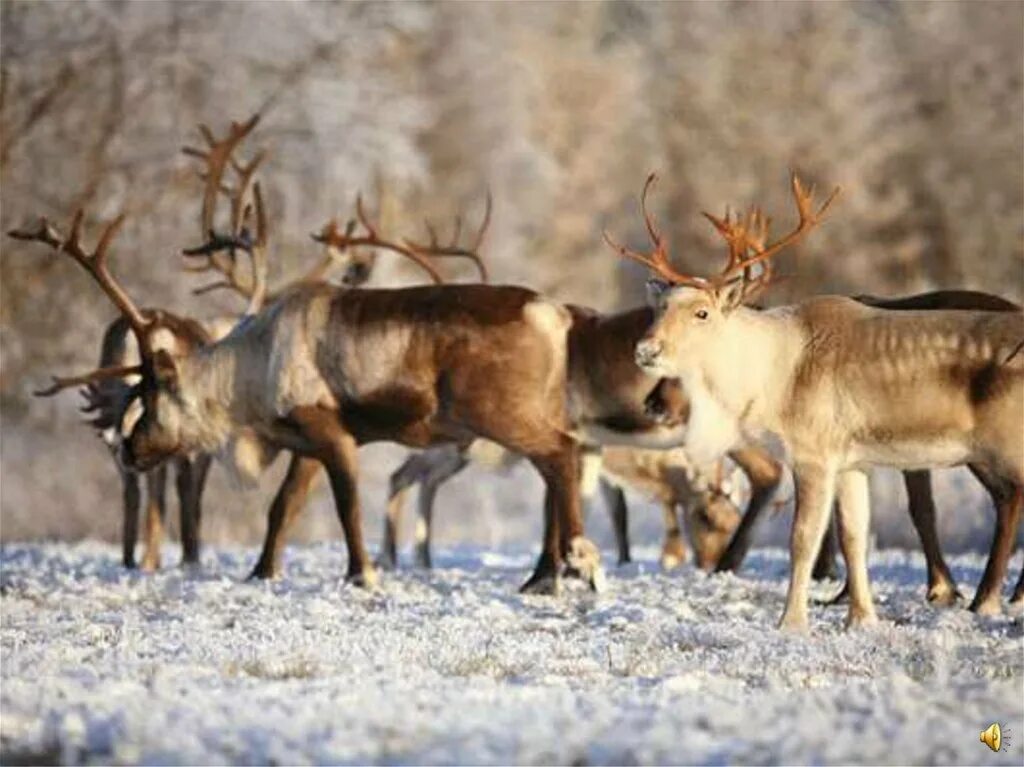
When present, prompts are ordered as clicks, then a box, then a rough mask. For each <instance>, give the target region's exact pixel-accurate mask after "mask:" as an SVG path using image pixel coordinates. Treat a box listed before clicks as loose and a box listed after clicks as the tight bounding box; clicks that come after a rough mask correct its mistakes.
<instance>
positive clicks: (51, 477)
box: [0, 0, 1024, 548]
mask: <svg viewBox="0 0 1024 767" xmlns="http://www.w3.org/2000/svg"><path fill="white" fill-rule="evenodd" d="M0 24H2V31H0V34H2V38H0V45H2V54H0V130H2V136H0V173H2V184H0V224H2V228H3V230H4V231H6V230H7V229H10V228H11V227H13V226H16V225H20V224H24V223H26V222H28V221H29V220H31V219H32V218H33V217H35V216H38V215H48V216H51V217H53V218H54V219H55V220H58V221H64V220H66V217H67V216H68V215H69V213H70V211H71V210H72V209H73V208H74V207H75V206H77V205H85V206H86V208H87V210H88V211H89V213H90V219H89V220H90V221H92V222H95V221H96V220H99V219H105V218H109V217H111V216H113V215H115V214H116V213H117V212H118V211H120V210H122V209H124V210H127V211H128V213H129V214H130V216H131V217H130V220H129V222H128V224H127V225H126V227H125V229H124V231H123V233H122V235H121V237H120V238H119V240H118V241H117V245H116V248H115V250H116V253H115V254H114V256H113V262H114V268H115V269H116V271H117V273H118V274H119V275H120V276H121V277H122V278H123V281H124V282H125V283H126V284H127V286H128V287H129V289H130V290H131V291H132V293H133V295H135V296H136V297H137V298H138V300H139V302H140V303H143V304H145V305H160V306H165V307H167V308H170V309H173V310H175V311H178V312H183V313H191V314H195V315H198V316H208V315H215V314H222V313H225V312H228V311H237V310H238V309H240V308H241V305H240V303H239V302H237V301H233V300H232V299H231V297H229V296H226V295H220V296H216V295H214V296H203V297H195V296H193V295H191V289H192V288H194V287H195V286H196V282H195V280H194V279H193V278H191V277H190V276H188V275H184V274H182V272H181V271H180V266H181V261H180V258H179V257H178V256H177V255H176V254H177V252H178V251H179V250H180V249H181V247H183V246H186V245H191V244H195V241H196V238H197V235H198V228H197V223H196V221H197V212H198V198H197V191H198V187H199V184H198V182H197V181H196V179H195V175H194V172H193V165H192V163H191V162H190V161H189V159H188V158H187V157H185V156H183V155H182V154H181V152H180V147H181V146H182V145H183V144H186V143H196V142H197V141H198V135H197V132H196V125H197V123H199V122H201V121H205V122H207V123H210V124H211V125H212V126H213V127H214V129H215V131H221V130H223V129H224V127H225V126H226V124H227V122H228V121H229V120H231V119H235V120H240V119H243V118H244V117H247V116H248V115H249V114H251V113H253V112H255V111H260V112H261V113H262V115H263V120H262V122H261V124H260V127H259V128H258V129H257V132H256V134H255V135H254V138H253V140H252V142H251V145H254V146H255V145H262V146H266V147H268V148H269V149H270V150H271V153H272V154H271V157H270V159H269V160H268V162H267V163H266V165H265V166H264V170H263V171H262V174H261V175H262V178H263V183H264V187H265V189H266V193H267V195H268V202H269V210H270V215H271V224H272V245H273V248H272V266H271V270H272V271H271V275H272V281H274V282H277V281H281V280H284V279H287V278H288V277H289V276H290V275H295V274H298V273H299V272H301V271H302V270H303V269H305V268H306V267H308V266H309V264H310V263H311V262H312V261H313V260H315V259H316V258H317V257H318V256H319V253H318V252H317V248H316V247H315V244H314V243H312V242H311V241H310V239H309V236H308V233H309V232H310V231H313V230H314V229H317V228H319V227H320V226H321V225H322V224H323V222H324V221H325V220H326V219H328V218H330V217H332V216H338V217H342V218H344V217H347V216H348V215H350V212H351V210H352V206H353V203H354V198H355V195H356V193H357V192H358V191H360V190H362V191H364V193H365V194H366V195H367V196H368V198H369V199H370V200H371V201H373V202H374V204H375V205H377V206H378V207H379V209H380V211H381V215H382V216H383V218H384V220H385V223H386V227H387V228H388V230H389V231H394V232H401V233H406V234H420V233H421V232H422V229H421V228H420V227H421V226H422V221H423V219H424V218H431V219H435V220H438V221H441V220H444V219H450V218H451V216H452V215H454V214H456V213H460V212H461V213H463V214H464V215H465V216H466V217H467V218H468V219H472V220H476V217H477V216H479V215H480V211H481V209H482V204H483V198H484V195H485V190H486V189H487V188H490V189H491V190H492V192H493V196H494V203H495V207H494V218H493V222H492V225H491V229H490V232H489V235H488V239H487V241H486V244H485V248H484V255H485V256H486V258H487V260H488V263H489V265H490V268H491V273H492V275H493V278H494V280H495V281H498V282H509V283H523V284H526V285H529V286H531V287H533V288H536V289H538V290H541V291H543V292H545V293H547V294H549V295H551V296H552V297H555V298H558V299H562V300H566V301H574V302H580V303H585V304H587V305H590V306H593V307H595V308H598V309H603V310H613V309H617V308H625V307H628V306H632V305H636V304H637V303H639V302H640V301H642V294H643V290H642V286H643V279H644V276H645V275H644V273H643V270H642V269H641V268H639V267H637V266H636V265H633V264H628V263H623V262H621V261H619V260H618V259H616V258H615V257H614V256H613V254H612V253H611V252H610V251H609V250H608V249H607V247H606V246H605V245H604V244H603V243H602V242H601V238H600V233H601V230H602V229H603V228H608V229H609V230H611V231H613V232H616V233H618V234H619V236H621V237H622V238H623V239H626V240H627V241H629V242H631V243H632V244H634V245H637V246H639V245H642V244H644V242H645V239H644V238H645V234H644V232H643V228H642V221H641V219H640V218H639V216H638V214H637V197H638V194H639V191H640V188H641V186H642V184H643V181H644V178H645V176H646V174H647V173H648V172H649V171H650V170H658V171H659V172H660V174H661V177H662V179H661V183H660V185H659V187H658V190H657V193H656V194H655V195H654V197H653V198H652V207H653V209H654V210H655V212H656V213H657V214H658V216H659V220H660V222H661V225H662V227H663V229H664V230H665V232H666V233H667V234H668V235H669V237H670V241H671V243H672V247H673V253H674V256H675V258H676V261H677V264H679V265H681V266H684V267H689V268H690V269H692V270H694V271H696V272H698V273H699V272H702V271H705V270H707V269H708V268H709V266H710V265H711V264H712V263H714V260H715V259H717V258H719V254H720V252H721V248H720V245H719V244H718V242H716V241H715V239H714V237H713V233H712V230H711V229H710V227H708V225H707V223H706V222H705V221H704V220H703V219H702V218H701V217H700V216H699V211H700V210H702V209H707V210H712V211H721V210H722V209H723V208H724V206H725V205H726V204H727V203H732V204H734V205H747V204H749V203H751V202H758V203H761V204H762V205H763V206H764V207H765V208H766V209H767V210H768V211H769V212H770V213H771V214H773V215H774V217H775V220H776V221H777V222H778V224H777V226H779V227H783V226H785V225H786V224H787V223H788V222H789V221H790V220H791V216H792V215H793V211H792V207H791V202H790V199H789V197H788V188H787V176H788V172H789V169H790V168H794V169H797V170H799V171H800V172H801V174H803V175H804V176H805V177H806V178H808V179H810V180H812V181H815V182H817V183H818V185H819V187H820V188H821V187H828V186H831V185H833V184H841V185H842V186H843V188H844V194H843V196H842V198H841V199H840V201H839V202H838V203H837V204H836V206H835V208H834V213H833V214H832V216H831V218H830V220H829V221H828V223H827V224H826V225H825V226H823V227H822V228H821V229H820V230H819V231H817V232H815V233H814V235H813V236H812V237H810V238H809V240H808V241H807V242H806V244H804V245H803V246H802V247H800V248H797V249H795V250H794V251H793V252H791V253H789V254H787V255H786V256H785V257H783V258H782V259H781V263H780V265H779V266H780V270H781V271H782V272H783V273H786V274H788V275H790V277H789V279H787V280H785V281H784V282H782V283H781V284H780V285H779V286H778V287H777V288H775V289H773V290H772V291H770V292H769V293H768V295H767V296H766V299H767V300H768V301H769V302H785V301H787V300H792V299H795V298H797V297H801V296H805V295H807V294H809V293H812V292H824V291H836V292H853V293H861V292H870V293H876V294H897V293H909V292H915V291H922V290H927V289H933V288H938V287H970V288H975V289H981V290H987V291H992V292H996V293H999V294H1001V295H1003V296H1005V297H1007V298H1010V299H1013V300H1016V301H1020V300H1021V299H1022V298H1024V132H1022V127H1024V83H1022V74H1024V51H1022V45H1024V43H1022V41H1024V4H1021V3H1019V2H1012V1H1010V2H977V3H975V2H917V3H894V2H840V3H812V2H802V3H788V2H761V3H744V2H701V3H641V2H629V1H626V0H621V1H617V2H605V3H598V2H595V3H528V2H517V3H503V4H490V3H431V4H428V3H254V2H253V3H241V2H239V3H201V2H175V3H170V2H146V3H141V2H139V3H121V2H74V3H70V2H46V3H43V2H16V1H11V0H5V2H4V3H3V4H2V5H0ZM0 247H2V258H0V355H2V367H0V409H2V443H0V462H2V478H0V479H2V481H0V535H2V538H3V539H4V540H12V539H18V538H25V537H42V536H45V537H57V538H79V537H82V536H96V537H101V538H108V539H112V538H114V537H116V534H117V530H118V525H119V516H120V511H119V503H120V501H119V497H120V490H119V483H118V480H117V476H116V473H115V471H114V467H113V465H112V463H111V461H110V459H109V458H108V456H107V455H106V451H105V450H104V449H103V447H102V445H101V444H100V443H99V441H98V440H97V438H96V437H95V435H94V434H93V433H92V431H91V430H90V429H87V428H85V427H83V426H81V425H80V424H79V421H80V416H79V414H78V413H77V410H76V406H77V404H78V402H77V398H76V397H75V396H73V395H72V394H67V395H65V396H62V397H59V398H55V399H53V400H37V399H34V398H33V397H32V396H31V390H32V389H33V388H37V387H38V386H39V384H40V383H42V382H44V381H46V380H47V379H48V376H49V375H50V374H51V373H61V372H72V371H80V370H83V369H86V368H88V367H90V366H92V365H93V364H94V363H95V361H96V359H97V357H98V354H99V342H100V337H101V334H102V331H103V328H104V327H105V325H106V323H108V322H109V321H110V320H111V319H112V318H113V316H114V313H113V310H112V308H111V307H110V306H109V304H108V302H107V301H106V299H105V298H104V297H103V296H102V294H101V293H100V292H99V291H98V290H97V289H96V287H95V286H94V285H93V284H92V283H91V282H90V280H89V279H88V278H87V277H86V276H85V275H84V274H83V273H81V270H79V269H76V268H74V267H73V266H72V265H70V264H68V263H66V259H63V258H61V257H58V256H54V255H51V254H48V253H44V252H42V249H41V248H39V247H32V246H26V245H23V244H19V243H15V242H13V241H10V240H7V239H6V238H5V239H4V240H3V242H2V246H0ZM446 268H447V269H448V273H449V274H451V275H452V276H453V278H463V279H472V275H473V272H472V270H471V269H470V268H468V267H459V266H458V265H456V264H451V265H446ZM418 280H420V275H419V274H418V273H417V272H416V271H415V270H414V269H413V268H412V267H410V266H409V265H407V264H405V263H399V262H397V261H395V260H394V259H392V258H389V257H386V256H385V257H382V258H381V259H380V260H379V269H378V271H377V273H376V275H375V278H374V281H373V284H375V285H393V284H402V283H404V282H410V281H418ZM401 455H402V451H401V450H400V449H398V448H394V447H390V446H373V447H369V448H366V449H364V450H363V461H364V465H363V479H364V481H363V483H362V493H363V498H364V500H365V503H366V505H367V508H368V510H369V512H370V513H369V514H368V519H369V520H370V524H371V525H372V527H371V529H370V530H369V531H368V533H369V535H370V536H374V535H375V531H376V525H377V519H378V512H379V510H380V509H381V508H382V505H383V494H384V492H385V488H386V483H385V481H384V479H385V478H386V476H387V473H388V471H389V470H390V469H391V468H393V467H394V466H395V465H396V464H397V461H398V460H399V459H400V457H401ZM275 468H276V471H274V472H271V474H270V475H269V476H268V477H265V478H264V481H263V482H262V483H261V489H260V490H256V491H246V492H244V493H239V492H237V491H236V490H235V489H234V488H232V487H231V485H230V484H229V482H228V480H227V479H226V477H225V476H224V475H223V473H221V472H220V471H218V470H216V469H215V471H214V476H213V477H212V480H211V483H210V492H209V493H208V495H207V503H206V515H205V519H204V532H205V537H206V539H207V540H209V541H211V542H217V541H220V542H224V541H238V542H244V543H250V542H252V541H254V540H255V539H257V538H258V536H260V535H261V533H262V530H263V526H264V520H265V515H264V511H265V508H266V505H267V503H268V502H269V497H270V496H269V493H270V492H271V491H272V488H273V487H274V485H275V484H276V482H277V481H278V480H279V477H280V474H281V471H282V467H281V466H277V467H275ZM517 472H518V473H515V474H513V475H511V476H505V477H499V478H497V479H493V480H492V479H490V476H491V475H489V474H488V473H487V472H486V471H485V470H483V469H472V470H470V471H469V472H466V474H465V475H463V476H462V477H460V478H459V479H458V480H456V481H455V482H453V483H452V485H451V487H450V488H449V489H447V490H445V491H444V492H443V493H442V496H441V499H440V503H441V506H442V507H444V506H448V507H450V508H451V512H450V513H444V510H443V508H442V513H441V514H440V515H439V520H438V522H439V526H438V532H439V537H440V540H441V541H445V540H447V541H456V540H466V539H470V538H471V539H473V540H474V541H475V542H476V543H480V544H484V545H486V544H492V543H498V542H502V541H506V540H512V539H516V540H519V539H522V540H534V538H533V537H531V538H528V539H527V538H525V537H523V536H526V535H531V536H534V535H535V532H534V531H536V530H537V529H539V524H540V499H541V495H540V486H539V482H538V481H537V480H536V478H535V477H533V475H532V474H531V473H530V472H529V471H527V470H525V469H520V470H517ZM957 476H958V475H955V474H954V475H953V478H952V479H949V478H947V479H945V480H944V482H945V484H944V485H943V487H944V488H945V491H946V492H945V495H944V496H943V498H941V499H940V506H942V507H944V508H950V510H952V508H951V507H957V506H961V507H962V506H964V505H974V506H976V507H977V508H978V509H979V514H978V515H976V516H977V520H976V521H975V522H970V524H969V525H968V527H967V528H965V529H964V530H963V531H961V532H962V533H963V534H962V535H960V536H959V537H958V538H957V539H956V540H955V541H954V542H953V546H951V548H952V547H955V546H956V545H967V543H968V542H970V541H974V540H977V541H979V542H980V541H984V540H986V539H987V536H988V535H989V534H990V532H988V531H990V530H991V521H990V520H991V516H990V514H991V512H981V511H980V509H982V508H983V496H982V493H981V491H980V488H977V487H975V486H974V485H973V484H971V483H970V482H961V481H959V480H958V479H956V477H957ZM894 487H895V485H894V483H893V477H891V476H888V475H886V474H882V475H881V476H880V478H879V479H877V480H876V482H875V490H876V497H878V498H880V499H881V500H882V503H881V504H880V506H881V508H879V509H878V510H877V512H876V516H877V517H878V518H879V520H881V521H880V522H879V525H878V527H877V529H879V531H880V532H879V536H880V542H881V543H883V544H896V543H902V542H908V541H912V540H913V535H912V532H910V526H909V523H908V522H907V521H906V515H905V514H904V513H903V512H902V511H901V510H900V509H899V504H900V503H901V502H902V501H901V500H900V498H899V495H898V494H896V493H895V492H893V488H894ZM315 506H316V508H315V509H314V510H313V511H312V513H310V514H308V515H307V518H306V519H305V520H304V522H303V525H302V528H301V530H300V531H299V535H298V538H299V539H306V540H309V539H317V538H330V539H335V540H336V539H338V538H339V537H340V536H339V533H340V531H339V529H338V527H339V526H338V524H337V521H336V519H335V517H334V514H333V510H332V508H331V503H330V499H329V495H328V494H327V492H326V490H321V492H320V493H319V494H318V496H317V502H316V504H315ZM456 506H457V507H459V509H460V510H456V509H455V508H454V507H456ZM169 516H170V518H171V519H172V520H173V518H174V516H175V514H174V513H172V514H170V515H169ZM951 516H952V515H951V514H945V515H943V514H942V512H941V511H940V520H941V521H942V524H943V529H944V530H946V534H947V538H948V536H949V534H950V530H951V529H952V528H950V525H951V524H952V522H951V519H950V517H951ZM887 519H889V520H890V522H888V523H887V522H886V521H885V520H887ZM174 524H175V523H174V522H173V521H172V523H171V526H172V527H174ZM640 524H643V525H645V526H646V529H648V530H650V531H651V534H650V535H649V536H647V535H644V536H640V535H638V536H637V540H638V541H639V540H641V537H643V538H646V539H647V540H648V541H649V542H654V541H655V536H654V532H653V531H654V530H656V529H657V528H658V526H659V524H660V522H659V518H658V517H656V516H655V515H654V514H648V515H646V516H645V517H644V521H643V522H639V521H638V525H640ZM594 525H595V527H597V528H598V531H599V532H598V533H597V537H598V538H602V537H603V536H604V533H602V532H600V531H601V530H606V529H607V524H606V522H605V521H604V519H603V518H601V519H599V520H595V521H594ZM526 531H530V532H529V533H527V532H526ZM979 531H980V532H979ZM979 536H980V537H979Z"/></svg>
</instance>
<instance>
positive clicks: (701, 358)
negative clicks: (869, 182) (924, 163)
mask: <svg viewBox="0 0 1024 767" xmlns="http://www.w3.org/2000/svg"><path fill="white" fill-rule="evenodd" d="M652 181H653V177H652V178H650V179H648V183H647V184H646V185H645V190H644V191H645V193H644V195H643V197H642V198H641V199H642V200H644V201H645V200H646V193H647V191H648V190H649V188H650V185H651V183H652ZM792 186H793V195H794V198H795V200H796V205H797V210H798V212H799V214H800V221H799V224H798V225H797V226H796V227H795V228H794V229H793V230H792V231H791V232H789V233H788V234H787V235H786V236H784V237H782V238H780V239H779V240H777V241H775V242H774V243H772V244H771V245H768V246H765V247H757V248H753V249H752V248H751V247H750V244H749V241H748V240H747V239H746V238H745V236H744V226H743V225H742V223H741V222H740V221H738V220H732V219H715V218H714V217H710V216H709V218H711V219H712V221H713V223H715V225H716V228H718V230H719V232H720V233H721V234H722V235H723V236H724V237H725V238H726V240H727V243H728V244H729V260H728V262H727V264H726V266H725V268H724V269H723V270H722V271H721V272H720V273H719V274H718V275H715V276H714V277H711V278H701V277H695V276H691V275H686V274H682V273H680V272H678V271H676V270H675V269H673V268H672V266H671V265H670V263H669V260H668V250H667V245H666V242H665V240H664V238H662V237H661V235H660V234H659V233H658V232H657V228H656V226H655V225H654V222H653V219H652V218H651V217H650V216H649V214H647V213H646V207H645V216H646V219H647V223H648V231H649V233H650V235H651V238H652V241H653V243H654V250H653V251H652V252H651V253H649V254H641V253H637V252H634V251H630V250H628V249H626V248H624V247H621V246H618V245H615V247H616V249H617V250H618V252H619V253H620V254H621V255H623V256H625V257H629V258H633V259H635V260H638V261H640V262H642V263H644V264H645V265H647V266H648V267H650V268H651V269H652V270H653V271H654V272H655V273H656V274H657V275H658V276H659V277H660V278H662V280H663V282H661V283H656V284H655V286H654V291H653V292H654V293H655V296H654V302H655V305H656V311H657V315H658V316H657V319H656V321H655V323H654V324H653V325H652V327H651V329H650V330H649V332H648V333H647V335H646V337H645V338H644V339H643V340H642V341H641V342H640V343H639V344H638V345H637V348H636V359H637V363H638V364H639V365H640V366H641V367H643V368H644V369H646V370H649V371H651V372H652V373H656V374H661V375H675V376H678V377H679V378H680V380H681V381H682V383H683V387H684V389H685V390H686V394H687V396H688V398H689V399H690V403H691V417H690V429H691V430H693V431H694V432H696V433H698V434H700V433H702V432H703V433H705V434H707V438H706V439H703V440H696V441H695V442H696V443H697V444H714V443H715V442H718V443H719V444H721V446H722V448H723V449H724V448H727V447H728V446H729V444H730V443H731V442H733V441H735V440H737V439H741V438H746V439H752V438H756V437H757V436H760V435H761V434H763V433H766V432H767V433H774V434H776V435H777V436H779V437H780V438H781V439H782V440H783V442H784V443H785V444H786V446H787V448H788V450H789V451H790V453H791V456H792V461H793V469H794V477H795V479H796V486H797V501H796V514H795V519H794V524H793V533H792V539H791V557H792V565H791V576H790V587H789V593H788V596H787V601H786V609H785V612H784V614H783V617H782V621H781V625H782V626H783V627H784V628H787V629H794V630H805V629H806V628H807V626H808V615H807V588H808V582H809V579H810V574H811V566H812V562H813V560H814V558H815V555H816V554H817V552H818V548H819V546H820V544H821V540H822V537H823V535H824V532H825V529H826V527H827V524H828V519H829V512H830V510H831V507H832V500H833V498H834V497H838V499H839V512H840V514H839V519H840V528H841V535H840V539H841V540H840V543H841V547H842V550H843V554H844V557H845V559H846V561H847V568H848V583H849V590H850V607H849V613H848V619H847V623H848V625H857V624H864V623H871V622H874V621H875V620H876V614H875V609H874V604H873V601H872V598H871V592H870V586H869V582H868V575H867V561H866V560H867V552H866V538H867V528H868V521H869V507H868V484H867V475H866V473H865V472H866V470H867V469H869V468H870V467H872V466H876V465H888V466H894V467H897V468H901V469H925V468H932V467H937V466H952V465H960V464H969V465H971V466H972V467H973V468H974V469H975V471H976V473H977V474H979V475H980V476H983V477H985V478H986V480H987V481H986V485H987V486H988V487H989V489H990V491H997V492H994V495H995V497H996V498H997V513H998V518H997V525H996V534H995V539H994V547H993V556H991V557H990V560H989V564H988V567H986V572H985V575H984V576H983V580H982V584H981V587H979V589H978V593H977V594H976V596H975V600H974V602H973V603H972V609H975V610H977V611H980V612H994V611H997V610H998V609H999V607H1000V599H999V586H1000V585H1001V583H1002V578H1003V575H1004V573H1005V569H1006V560H1007V558H1008V556H1009V552H1010V550H1011V548H1012V546H1013V539H1014V536H1015V533H1016V526H1017V522H1018V518H1019V512H1020V502H1021V486H1022V482H1024V439H1022V431H1021V423H1024V358H1022V355H1021V354H1020V351H1021V348H1022V346H1024V315H1022V314H1021V313H1020V312H970V311H942V310H936V311H902V312H897V311H889V310H884V309H877V308H874V307H868V306H865V305H863V304H861V303H858V302H856V301H854V300H852V299H849V298H844V297H838V296H823V297H817V298H813V299H809V300H807V301H804V302H803V303H800V304H796V305H793V306H786V307H780V308H777V309H770V310H767V311H756V310H753V309H750V308H747V307H746V306H744V302H745V301H748V300H750V299H751V298H752V297H753V295H755V294H756V293H757V292H759V291H760V290H762V289H764V288H765V287H766V286H767V285H768V284H769V283H770V278H771V272H770V260H769V259H771V258H772V257H773V256H774V255H776V254H777V253H778V252H779V251H781V250H782V249H783V248H785V247H787V246H789V245H791V244H793V243H794V242H796V241H797V240H798V239H800V238H801V237H802V236H804V235H805V234H806V233H807V232H808V231H810V230H811V229H812V228H813V227H814V226H815V225H816V224H817V223H818V222H819V221H820V220H821V218H822V217H823V216H824V214H825V212H826V210H827V209H828V207H829V204H830V203H831V201H832V200H833V199H834V198H835V193H833V195H832V196H831V197H830V198H829V199H828V200H827V201H826V202H825V203H824V204H823V205H822V206H821V207H820V208H818V209H815V208H814V206H813V203H812V198H811V195H810V194H808V193H807V192H806V191H805V190H804V188H803V187H802V185H801V184H800V182H799V180H798V179H797V178H796V177H795V176H794V178H793V184H792ZM837 191H838V190H837ZM746 226H747V227H751V228H753V229H755V230H762V231H766V230H767V221H766V220H765V219H764V218H763V217H762V216H760V214H759V213H755V214H754V215H753V216H752V217H750V218H748V221H747V225H746ZM751 251H752V252H751ZM740 360H742V364H740V363H739V361H740Z"/></svg>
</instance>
